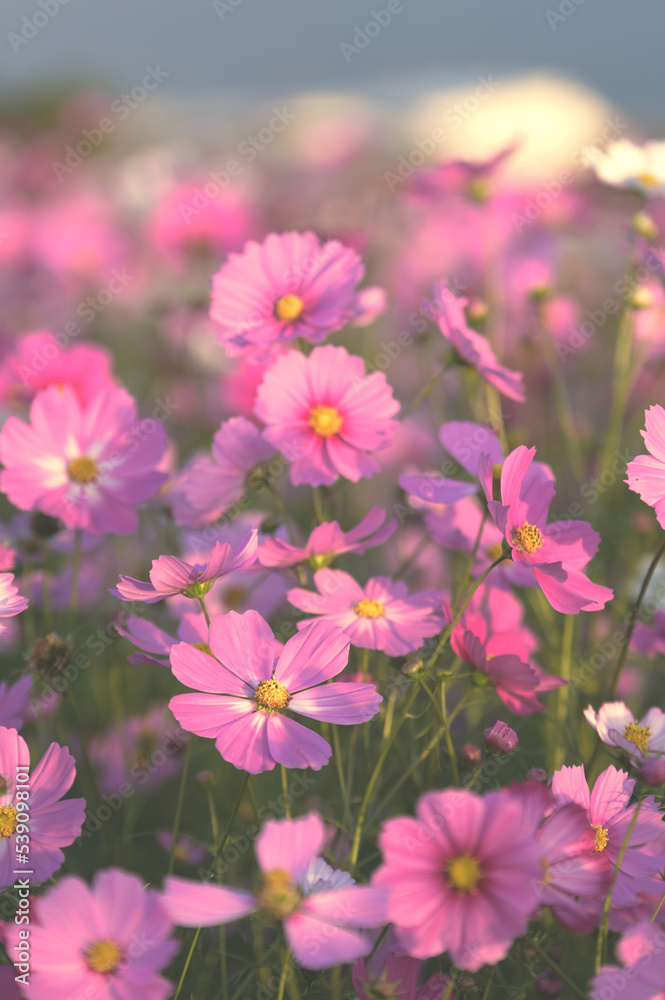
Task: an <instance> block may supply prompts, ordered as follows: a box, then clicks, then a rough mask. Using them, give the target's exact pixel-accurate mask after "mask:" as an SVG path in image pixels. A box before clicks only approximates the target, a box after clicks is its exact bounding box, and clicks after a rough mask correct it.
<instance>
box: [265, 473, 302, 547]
mask: <svg viewBox="0 0 665 1000" xmlns="http://www.w3.org/2000/svg"><path fill="white" fill-rule="evenodd" d="M270 492H271V493H272V495H273V496H274V498H275V503H276V504H277V510H278V511H279V516H280V517H281V519H282V524H283V525H284V527H285V528H286V533H287V535H288V536H289V542H290V543H291V545H295V544H296V539H295V535H294V534H293V527H292V526H291V518H290V517H289V512H288V510H287V509H286V507H285V506H284V501H283V500H282V498H281V496H280V495H279V493H278V492H277V490H276V489H275V488H274V487H272V486H271V487H270Z"/></svg>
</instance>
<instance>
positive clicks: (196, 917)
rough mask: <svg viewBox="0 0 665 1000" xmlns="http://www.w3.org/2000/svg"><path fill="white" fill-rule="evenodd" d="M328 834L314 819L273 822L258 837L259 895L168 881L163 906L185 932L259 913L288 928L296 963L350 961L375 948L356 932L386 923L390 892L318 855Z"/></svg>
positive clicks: (317, 966)
mask: <svg viewBox="0 0 665 1000" xmlns="http://www.w3.org/2000/svg"><path fill="white" fill-rule="evenodd" d="M325 837H326V831H325V827H324V825H323V823H322V821H321V818H320V817H319V816H317V815H316V813H310V814H309V815H307V816H302V817H300V818H299V819H294V820H289V819H285V820H269V821H268V822H267V823H265V824H264V825H263V829H262V830H261V833H260V834H259V836H258V837H257V839H256V846H255V850H256V857H257V860H258V863H259V868H260V869H261V882H262V885H261V889H260V891H259V892H258V893H257V894H256V895H255V894H253V893H251V892H247V891H242V890H240V889H227V888H225V887H222V886H217V885H212V884H210V883H205V882H204V883H201V882H192V881H189V880H188V879H183V878H174V877H169V878H167V879H165V882H164V886H165V892H164V906H165V907H166V909H167V912H168V913H169V915H170V916H171V918H172V919H173V920H174V922H176V923H178V924H180V925H181V926H183V927H211V926H216V925H217V924H226V923H229V922H230V921H231V920H237V919H239V918H240V917H245V916H248V915H249V914H250V913H256V912H262V913H263V914H264V915H265V916H267V917H270V918H272V919H274V920H281V921H282V922H283V927H284V934H285V936H286V940H287V943H288V945H289V948H290V949H291V951H292V952H293V955H294V957H295V959H296V961H297V962H299V964H300V965H302V966H303V967H304V968H305V969H328V968H330V967H331V966H334V965H340V964H341V963H344V962H353V961H355V959H357V958H359V957H360V956H361V955H367V954H368V952H370V951H371V949H372V940H371V938H370V937H369V936H368V935H366V934H363V933H360V932H359V931H358V928H364V927H379V926H381V925H382V924H384V923H385V922H386V915H385V893H384V892H383V891H382V890H380V889H377V888H375V887H372V886H368V885H356V884H355V883H354V880H353V879H352V878H351V876H350V875H349V873H348V872H344V871H339V870H336V869H333V868H331V867H330V865H328V864H326V862H325V861H324V860H323V859H322V858H320V857H319V856H318V855H319V854H320V853H321V851H322V850H323V848H324V844H325Z"/></svg>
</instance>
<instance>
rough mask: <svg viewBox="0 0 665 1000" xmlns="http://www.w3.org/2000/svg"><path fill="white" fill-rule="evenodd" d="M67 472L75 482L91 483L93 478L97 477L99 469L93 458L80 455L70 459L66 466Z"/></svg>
mask: <svg viewBox="0 0 665 1000" xmlns="http://www.w3.org/2000/svg"><path fill="white" fill-rule="evenodd" d="M67 474H68V475H69V478H70V479H72V480H73V481H74V482H75V483H91V482H92V481H93V479H96V478H97V476H98V474H99V470H98V469H97V463H96V462H95V460H94V459H93V458H88V456H87V455H81V456H80V457H79V458H73V459H72V460H71V462H70V463H69V465H68V466H67Z"/></svg>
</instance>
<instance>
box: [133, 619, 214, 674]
mask: <svg viewBox="0 0 665 1000" xmlns="http://www.w3.org/2000/svg"><path fill="white" fill-rule="evenodd" d="M115 630H116V632H117V633H118V635H121V636H123V637H124V638H125V639H128V640H129V642H131V643H133V644H134V645H135V646H136V647H137V648H138V649H140V650H142V652H140V653H132V654H131V655H130V656H128V657H127V659H128V660H129V662H130V663H158V664H159V665H160V666H168V665H169V654H170V652H171V647H172V646H175V644H176V642H177V641H178V640H180V641H181V642H189V643H191V644H192V646H198V648H202V647H203V646H204V645H207V643H208V623H207V622H206V619H205V615H204V614H203V612H202V611H201V612H199V613H198V614H197V613H195V612H186V613H185V614H184V615H183V616H182V618H181V619H180V624H179V625H178V630H177V633H176V634H177V636H178V638H177V639H174V638H173V637H172V636H171V635H169V633H168V632H165V631H164V630H163V629H161V628H158V627H157V625H155V624H154V623H153V622H149V621H145V620H144V619H143V618H137V617H136V616H135V615H129V617H128V618H127V619H126V620H125V621H124V623H123V624H119V623H118V622H116V624H115Z"/></svg>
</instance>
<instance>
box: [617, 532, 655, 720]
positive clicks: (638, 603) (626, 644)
mask: <svg viewBox="0 0 665 1000" xmlns="http://www.w3.org/2000/svg"><path fill="white" fill-rule="evenodd" d="M663 552H665V541H663V543H662V545H661V546H660V548H659V549H658V551H657V552H656V554H655V556H654V557H653V559H652V560H651V562H650V564H649V568H648V570H647V573H646V576H645V577H644V580H643V581H642V586H641V587H640V592H639V594H638V595H637V600H636V601H635V604H634V606H633V609H632V611H631V612H630V620H629V623H628V629H627V631H626V641H625V642H624V644H623V646H622V648H621V653H620V654H619V661H618V663H617V666H616V670H615V671H614V677H613V678H612V683H611V685H610V693H609V695H608V701H614V696H615V694H616V691H617V687H618V685H619V677H620V676H621V671H622V670H623V665H624V663H625V662H626V657H627V656H628V647H629V646H630V640H631V639H632V637H633V630H634V628H635V622H636V621H637V616H638V615H639V613H640V608H641V607H642V601H643V600H644V595H645V594H646V592H647V589H648V587H649V584H650V583H651V577H652V576H653V574H654V573H655V571H656V566H657V565H658V562H659V560H660V557H661V556H662V554H663Z"/></svg>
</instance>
